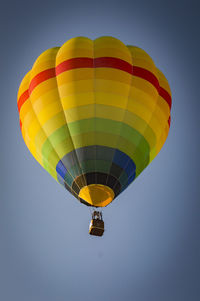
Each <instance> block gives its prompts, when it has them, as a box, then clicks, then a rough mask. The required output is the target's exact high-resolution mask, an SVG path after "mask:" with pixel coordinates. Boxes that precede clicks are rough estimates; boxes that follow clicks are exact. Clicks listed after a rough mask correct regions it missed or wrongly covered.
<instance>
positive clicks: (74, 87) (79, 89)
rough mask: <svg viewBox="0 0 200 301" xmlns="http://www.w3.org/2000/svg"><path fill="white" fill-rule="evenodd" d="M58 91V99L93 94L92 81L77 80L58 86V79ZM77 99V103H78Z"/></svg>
mask: <svg viewBox="0 0 200 301" xmlns="http://www.w3.org/2000/svg"><path fill="white" fill-rule="evenodd" d="M58 89H59V95H60V98H61V99H62V98H64V97H66V96H68V95H75V94H76V93H78V94H80V93H88V92H93V90H94V87H93V80H79V81H75V82H70V83H68V84H64V85H60V83H59V78H58ZM78 102H79V101H78V99H77V103H78Z"/></svg>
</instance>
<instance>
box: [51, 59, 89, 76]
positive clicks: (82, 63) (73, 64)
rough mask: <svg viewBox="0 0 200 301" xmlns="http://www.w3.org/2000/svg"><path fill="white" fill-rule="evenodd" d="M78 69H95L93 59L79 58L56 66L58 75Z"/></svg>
mask: <svg viewBox="0 0 200 301" xmlns="http://www.w3.org/2000/svg"><path fill="white" fill-rule="evenodd" d="M77 68H93V59H92V58H88V57H77V58H73V59H69V60H67V61H64V62H62V63H61V64H59V65H58V66H56V75H59V74H60V73H63V72H65V71H68V70H72V69H77Z"/></svg>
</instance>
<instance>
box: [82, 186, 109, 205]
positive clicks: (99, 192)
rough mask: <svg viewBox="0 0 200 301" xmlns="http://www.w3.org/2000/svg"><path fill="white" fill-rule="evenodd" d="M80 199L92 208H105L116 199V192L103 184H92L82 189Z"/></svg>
mask: <svg viewBox="0 0 200 301" xmlns="http://www.w3.org/2000/svg"><path fill="white" fill-rule="evenodd" d="M79 197H80V198H81V199H83V200H85V201H86V202H87V203H89V204H90V205H92V206H95V207H105V206H107V205H108V204H109V203H111V202H112V200H113V199H114V197H115V193H114V191H113V190H112V189H111V188H110V187H108V186H106V185H102V184H90V185H87V186H84V187H83V188H81V190H80V192H79Z"/></svg>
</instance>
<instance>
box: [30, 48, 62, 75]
mask: <svg viewBox="0 0 200 301" xmlns="http://www.w3.org/2000/svg"><path fill="white" fill-rule="evenodd" d="M59 49H60V48H59V47H54V48H50V49H47V50H46V51H44V52H43V53H42V54H41V55H40V56H39V57H38V58H37V60H36V61H35V63H34V64H33V67H32V70H31V79H32V78H33V77H34V76H36V75H37V74H38V73H40V72H42V71H44V70H47V69H51V68H54V67H55V57H56V54H57V52H58V50H59Z"/></svg>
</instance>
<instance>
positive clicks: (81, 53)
mask: <svg viewBox="0 0 200 301" xmlns="http://www.w3.org/2000/svg"><path fill="white" fill-rule="evenodd" d="M75 57H93V41H92V40H90V39H88V38H85V37H77V38H73V39H71V40H68V41H67V42H66V43H65V44H63V45H62V47H61V48H60V50H59V51H58V54H57V57H56V66H57V65H59V64H60V63H62V62H63V61H65V60H68V59H71V58H75Z"/></svg>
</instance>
